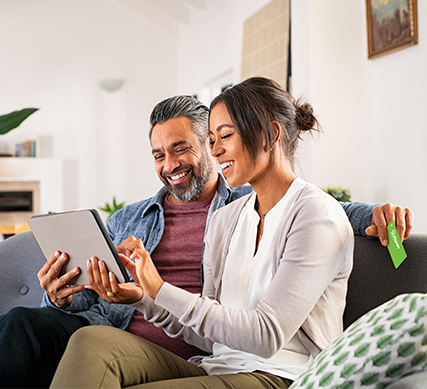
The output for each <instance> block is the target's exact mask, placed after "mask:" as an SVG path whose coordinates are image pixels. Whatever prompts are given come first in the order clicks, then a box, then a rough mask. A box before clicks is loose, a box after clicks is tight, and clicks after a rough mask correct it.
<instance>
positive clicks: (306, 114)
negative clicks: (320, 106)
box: [294, 100, 318, 131]
mask: <svg viewBox="0 0 427 389" xmlns="http://www.w3.org/2000/svg"><path fill="white" fill-rule="evenodd" d="M294 106H295V122H296V124H297V126H298V127H299V129H300V131H311V130H314V129H317V127H318V123H317V119H316V118H315V116H314V110H313V107H312V106H311V104H309V103H300V101H299V100H297V101H296V102H295V103H294Z"/></svg>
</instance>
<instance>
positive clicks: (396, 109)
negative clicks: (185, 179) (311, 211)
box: [0, 0, 427, 232]
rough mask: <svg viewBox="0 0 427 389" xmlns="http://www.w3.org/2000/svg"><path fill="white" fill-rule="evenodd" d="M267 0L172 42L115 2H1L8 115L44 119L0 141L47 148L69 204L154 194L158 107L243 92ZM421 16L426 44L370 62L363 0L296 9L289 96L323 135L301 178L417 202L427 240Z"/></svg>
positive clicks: (202, 23) (206, 21)
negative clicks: (249, 29) (303, 102)
mask: <svg viewBox="0 0 427 389" xmlns="http://www.w3.org/2000/svg"><path fill="white" fill-rule="evenodd" d="M153 1H154V0H153ZM268 2H269V0H208V1H207V2H206V4H207V7H206V9H205V10H199V9H196V8H192V9H191V24H190V25H189V26H181V28H180V33H179V34H178V35H177V34H173V35H172V34H170V33H168V32H166V31H165V30H162V29H160V28H157V27H156V26H155V25H153V24H151V22H150V20H148V19H144V18H141V17H140V18H138V17H136V16H135V15H134V14H132V13H131V12H129V11H127V10H126V9H125V8H123V7H120V6H118V5H117V3H115V2H113V1H110V0H72V1H69V0H19V1H16V0H2V1H1V3H0V11H1V12H0V47H1V50H0V70H1V72H0V85H1V92H2V93H0V114H1V113H3V112H4V113H6V112H9V111H12V110H15V109H19V108H23V107H29V106H36V107H40V108H41V110H40V111H39V112H37V113H36V114H34V115H33V116H32V117H31V118H29V119H28V120H27V121H26V122H24V124H23V125H22V126H21V127H20V128H18V129H17V130H14V131H12V132H11V133H9V134H8V135H5V136H2V137H1V138H0V143H1V142H3V143H4V142H6V143H7V144H10V145H11V144H13V143H14V142H16V141H20V140H25V139H27V138H33V137H36V136H38V135H43V136H46V137H47V138H48V139H49V138H50V139H51V140H52V142H53V151H52V152H51V154H52V155H50V156H52V157H56V158H63V159H64V160H65V166H66V176H68V177H69V179H68V180H66V181H67V182H68V186H67V187H66V188H65V193H67V195H66V199H65V200H66V201H65V203H66V208H77V207H94V206H98V205H101V204H102V203H103V202H105V201H108V200H110V199H111V197H112V196H113V195H117V197H118V198H119V200H127V201H128V202H130V201H136V200H138V199H141V198H144V197H147V196H150V195H152V194H153V193H154V191H155V190H156V189H157V188H158V187H159V186H160V183H159V180H158V179H157V177H156V175H155V173H154V169H153V162H152V157H151V154H150V148H149V144H148V141H147V135H146V133H147V128H148V116H149V113H150V111H151V109H152V107H153V106H154V104H155V103H157V102H158V101H160V100H162V99H164V98H166V97H169V96H171V95H173V94H176V93H190V94H193V93H197V94H199V96H200V97H206V96H207V95H206V93H205V92H206V88H208V87H212V86H215V85H216V84H220V83H226V82H230V81H231V82H238V81H239V79H240V66H241V64H240V57H241V50H242V33H243V22H244V20H246V19H247V18H248V17H250V16H251V15H252V14H253V13H254V12H256V11H258V10H259V9H260V8H262V7H263V6H264V5H266V4H267V3H268ZM82 10H84V12H82ZM418 11H419V12H418V13H419V42H420V43H419V44H418V45H417V46H414V47H411V48H407V49H404V50H401V51H398V52H395V53H393V54H389V55H386V56H383V57H380V58H377V59H374V60H368V59H367V48H366V16H365V2H364V1H360V0H346V1H345V2H343V1H340V0H293V2H292V50H293V53H292V64H293V79H292V92H293V94H295V95H297V96H298V95H305V96H306V97H307V98H308V100H309V101H310V102H312V104H313V106H314V107H315V109H316V111H317V113H318V115H319V118H320V120H321V122H322V125H323V130H324V133H323V134H322V135H321V136H320V137H318V139H317V140H316V141H315V142H314V141H312V140H310V139H307V140H306V141H305V142H303V144H302V146H301V148H300V152H299V153H298V157H299V159H300V165H299V167H298V169H297V171H298V173H299V174H301V175H303V176H304V177H305V178H307V179H308V180H310V181H311V182H313V183H315V184H317V185H319V186H326V185H332V186H336V185H339V186H343V187H348V188H350V190H351V192H352V194H353V200H355V201H368V202H374V203H375V202H386V201H390V202H393V203H397V204H401V205H405V206H409V207H411V208H412V209H413V210H414V211H415V214H416V224H415V231H419V232H427V209H426V207H425V206H423V205H424V202H423V194H424V193H425V192H427V182H426V173H427V171H426V170H427V163H426V162H427V161H426V158H427V140H426V136H427V135H426V134H427V131H426V130H427V125H426V123H427V109H426V108H425V105H426V103H427V101H426V100H427V99H426V97H425V96H426V94H425V90H426V87H427V85H426V84H427V77H426V76H425V69H427V66H426V65H427V63H426V62H427V43H426V42H427V36H426V34H427V32H426V28H425V26H426V25H427V4H426V2H425V1H418ZM110 76H111V77H124V78H125V79H126V81H125V85H124V87H123V88H122V89H121V90H120V91H118V92H115V93H111V94H108V93H106V92H104V91H102V90H101V89H100V88H99V87H98V80H99V79H100V78H104V77H110ZM204 101H205V102H206V103H209V101H206V100H204ZM117 134H119V135H120V136H119V137H118V136H117ZM1 149H2V146H1V145H0V150H1Z"/></svg>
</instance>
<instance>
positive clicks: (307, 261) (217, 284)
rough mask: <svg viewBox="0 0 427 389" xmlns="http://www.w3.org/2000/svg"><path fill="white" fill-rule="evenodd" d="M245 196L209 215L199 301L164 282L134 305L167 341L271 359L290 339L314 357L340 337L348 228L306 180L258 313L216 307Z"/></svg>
mask: <svg viewBox="0 0 427 389" xmlns="http://www.w3.org/2000/svg"><path fill="white" fill-rule="evenodd" d="M249 197H250V195H247V196H244V197H242V198H241V199H239V200H236V201H234V202H233V203H231V204H229V205H227V206H226V207H223V208H221V209H219V210H218V211H216V212H215V214H214V215H213V217H212V220H211V223H210V227H209V230H208V233H207V235H206V238H205V244H206V247H205V254H204V275H205V283H204V288H203V296H202V297H200V296H199V295H197V294H191V293H189V292H187V291H185V290H182V289H180V288H177V287H174V286H172V285H170V284H168V283H165V284H164V285H163V286H162V288H161V289H160V291H159V294H158V295H157V298H156V300H155V301H153V300H152V299H151V298H150V297H148V296H146V295H144V297H143V298H142V299H141V301H140V302H138V303H136V304H134V306H135V307H136V308H137V309H139V310H140V311H141V312H142V313H143V314H144V315H145V318H146V320H148V321H150V322H153V323H155V324H156V325H158V326H161V327H163V328H164V330H165V331H166V332H167V333H168V334H169V335H170V336H172V337H176V336H181V337H183V338H184V339H185V340H186V341H187V342H188V343H190V344H194V345H196V346H198V347H199V348H202V349H204V350H206V351H212V345H213V343H214V342H217V343H221V344H225V345H227V346H228V347H230V348H232V349H236V350H241V351H245V352H249V353H253V354H256V355H258V356H260V357H262V358H270V357H272V356H273V355H275V354H276V353H277V352H278V351H279V350H281V349H282V348H283V346H284V345H286V343H288V342H289V341H290V340H291V339H292V337H293V336H294V335H295V334H296V335H297V336H298V338H299V340H300V341H301V342H302V344H303V345H304V346H305V347H306V348H307V349H308V350H309V352H310V353H311V354H312V355H313V356H316V355H317V354H318V353H319V352H320V351H321V350H322V349H323V348H325V347H326V346H327V345H328V344H329V343H330V342H332V341H333V340H334V339H335V338H336V337H338V336H339V335H340V334H341V332H342V315H343V311H344V307H345V296H346V292H347V280H348V277H349V275H350V272H351V268H352V258H353V240H354V239H353V231H352V229H351V226H350V223H349V221H348V218H347V216H346V214H345V212H344V210H343V209H342V207H341V205H339V203H338V202H336V201H335V200H334V199H333V198H332V197H330V196H329V195H327V194H326V193H324V192H323V191H322V190H320V189H319V188H317V187H315V186H314V185H311V184H308V183H306V185H305V187H304V188H303V189H302V190H301V192H300V194H299V196H298V197H297V198H296V200H295V202H294V203H293V205H292V207H291V208H290V210H289V213H288V217H287V218H286V219H285V220H283V221H282V222H283V226H282V231H283V233H282V234H281V235H280V236H279V237H278V239H277V242H276V244H275V247H274V250H273V253H274V257H273V258H272V261H273V266H272V281H271V284H270V286H269V287H268V289H267V291H266V293H265V295H264V296H263V298H262V299H261V300H260V302H259V303H258V305H257V307H256V309H253V310H242V309H234V308H227V307H224V306H221V304H220V302H219V298H220V295H221V281H222V275H223V271H224V265H225V259H226V257H227V252H228V247H229V244H230V240H231V237H232V234H233V231H234V229H235V227H236V224H237V221H238V218H239V215H240V212H241V210H242V208H243V207H244V205H245V204H246V202H247V201H248V199H249Z"/></svg>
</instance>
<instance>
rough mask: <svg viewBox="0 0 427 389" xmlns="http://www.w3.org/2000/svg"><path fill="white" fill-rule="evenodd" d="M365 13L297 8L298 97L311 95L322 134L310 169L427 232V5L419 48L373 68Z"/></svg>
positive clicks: (355, 4)
mask: <svg viewBox="0 0 427 389" xmlns="http://www.w3.org/2000/svg"><path fill="white" fill-rule="evenodd" d="M365 12H366V11H365V3H364V2H360V1H357V0H351V1H346V2H342V1H339V0H322V1H318V0H301V1H298V2H297V1H294V2H293V12H292V17H293V21H292V22H293V24H292V26H293V42H292V44H293V70H294V76H293V87H294V88H293V90H294V93H296V94H299V93H308V94H309V97H310V101H311V102H312V103H313V106H314V107H315V108H316V109H317V111H318V114H319V116H320V119H321V120H322V123H323V129H324V134H323V135H322V136H320V137H319V138H318V139H317V141H316V142H311V144H310V146H309V149H310V153H309V164H308V166H305V167H306V168H307V169H306V170H307V171H308V172H309V178H310V180H311V181H312V182H314V183H315V184H317V185H319V186H328V185H331V186H343V187H348V188H350V189H351V192H352V199H353V200H354V201H367V202H372V203H377V202H392V203H395V204H400V205H404V206H408V207H411V208H412V209H413V210H414V212H415V215H416V220H415V228H414V231H418V232H427V208H426V207H425V204H424V201H423V200H424V199H423V194H424V193H425V192H426V190H427V180H426V178H427V124H426V123H427V110H426V109H425V106H426V104H427V98H426V96H427V95H426V92H425V90H426V88H427V77H426V76H425V69H426V68H427V43H426V40H427V30H426V28H425V26H426V23H427V4H426V2H424V1H418V21H419V44H418V45H416V46H413V47H410V48H406V49H403V50H401V51H398V52H395V53H392V54H388V55H385V56H383V57H380V58H376V59H374V60H368V59H367V43H366V42H367V33H366V13H365ZM297 31H298V33H297ZM301 68H302V69H303V70H302V69H301Z"/></svg>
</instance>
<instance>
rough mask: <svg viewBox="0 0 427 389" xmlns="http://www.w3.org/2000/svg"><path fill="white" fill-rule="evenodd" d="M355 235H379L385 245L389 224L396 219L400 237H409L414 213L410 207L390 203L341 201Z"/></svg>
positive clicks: (395, 222) (403, 238)
mask: <svg viewBox="0 0 427 389" xmlns="http://www.w3.org/2000/svg"><path fill="white" fill-rule="evenodd" d="M340 204H341V205H342V206H343V208H344V210H345V212H346V214H347V217H348V219H349V220H350V223H351V226H352V227H353V231H354V234H355V235H363V236H377V237H378V238H379V239H380V241H381V244H382V245H383V246H387V245H388V233H387V225H388V224H389V223H390V222H391V221H394V224H395V225H396V228H397V232H398V233H399V236H400V238H401V239H402V241H403V240H405V239H407V238H408V237H409V235H410V234H411V231H412V227H413V220H414V213H413V212H412V211H411V210H410V209H409V208H404V207H399V206H396V205H393V204H390V203H387V204H376V205H373V204H368V203H358V202H355V203H340Z"/></svg>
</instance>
